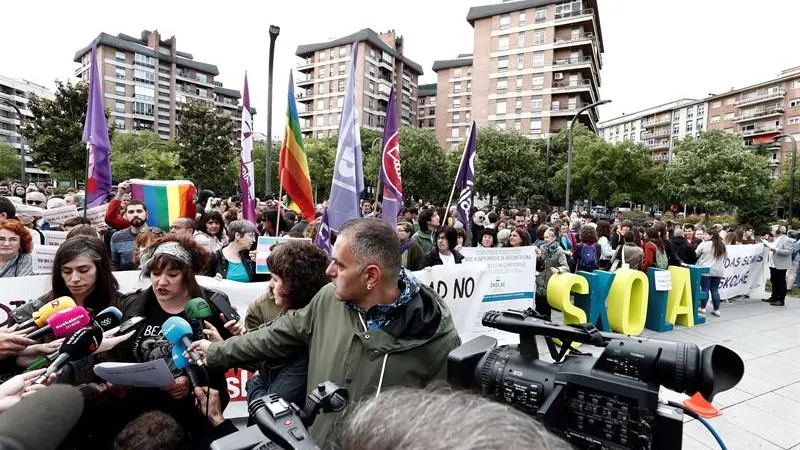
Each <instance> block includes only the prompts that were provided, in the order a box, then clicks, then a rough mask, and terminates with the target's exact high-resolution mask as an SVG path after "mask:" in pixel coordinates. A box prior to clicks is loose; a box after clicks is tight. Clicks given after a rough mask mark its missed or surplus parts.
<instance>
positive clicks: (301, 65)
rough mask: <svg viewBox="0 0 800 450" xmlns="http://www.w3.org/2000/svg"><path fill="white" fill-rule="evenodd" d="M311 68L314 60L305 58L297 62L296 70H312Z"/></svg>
mask: <svg viewBox="0 0 800 450" xmlns="http://www.w3.org/2000/svg"><path fill="white" fill-rule="evenodd" d="M312 69H314V60H311V61H309V60H306V61H303V62H301V63H297V70H299V71H300V72H305V71H307V70H312Z"/></svg>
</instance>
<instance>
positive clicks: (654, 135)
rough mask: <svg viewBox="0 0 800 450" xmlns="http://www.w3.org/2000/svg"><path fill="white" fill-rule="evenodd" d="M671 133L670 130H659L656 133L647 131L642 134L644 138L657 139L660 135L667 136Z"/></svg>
mask: <svg viewBox="0 0 800 450" xmlns="http://www.w3.org/2000/svg"><path fill="white" fill-rule="evenodd" d="M669 135H670V130H666V131H657V132H655V133H645V134H643V135H642V139H655V138H659V137H666V136H669Z"/></svg>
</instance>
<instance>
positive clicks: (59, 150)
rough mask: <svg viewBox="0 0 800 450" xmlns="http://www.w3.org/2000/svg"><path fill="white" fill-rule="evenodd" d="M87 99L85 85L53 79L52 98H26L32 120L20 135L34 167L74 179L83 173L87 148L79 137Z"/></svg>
mask: <svg viewBox="0 0 800 450" xmlns="http://www.w3.org/2000/svg"><path fill="white" fill-rule="evenodd" d="M88 98H89V86H88V85H87V84H85V83H77V84H72V83H71V82H69V81H67V82H66V84H65V83H63V82H61V81H56V92H55V98H54V99H53V100H49V99H45V98H40V97H37V96H35V95H33V96H31V98H30V99H29V100H28V109H30V111H31V114H33V119H31V120H27V121H25V123H24V125H23V127H22V134H23V136H25V140H26V143H27V145H28V146H29V147H30V153H29V154H30V156H31V159H33V162H34V163H35V164H36V165H37V166H39V167H41V168H42V169H44V170H47V171H49V172H51V173H52V174H54V175H57V176H58V177H59V178H62V177H63V178H68V179H70V180H77V179H83V178H84V177H85V176H86V175H85V173H86V155H87V153H86V152H87V150H86V144H84V143H83V142H81V137H82V136H83V123H84V122H85V121H86V104H87V101H88ZM106 119H108V112H107V111H106ZM109 136H110V137H111V136H113V126H112V127H109Z"/></svg>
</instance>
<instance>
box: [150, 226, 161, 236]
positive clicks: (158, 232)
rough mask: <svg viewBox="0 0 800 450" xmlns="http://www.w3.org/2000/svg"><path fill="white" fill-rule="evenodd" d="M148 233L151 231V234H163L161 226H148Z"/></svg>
mask: <svg viewBox="0 0 800 450" xmlns="http://www.w3.org/2000/svg"><path fill="white" fill-rule="evenodd" d="M150 233H152V234H154V235H156V236H161V235H162V234H164V230H162V229H161V228H155V227H154V228H150Z"/></svg>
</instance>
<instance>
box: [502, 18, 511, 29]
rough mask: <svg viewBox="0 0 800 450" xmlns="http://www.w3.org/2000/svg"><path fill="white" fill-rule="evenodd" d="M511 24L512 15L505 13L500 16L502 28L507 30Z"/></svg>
mask: <svg viewBox="0 0 800 450" xmlns="http://www.w3.org/2000/svg"><path fill="white" fill-rule="evenodd" d="M510 26H511V15H510V14H503V15H502V16H500V29H501V30H505V29H506V28H508V27H510Z"/></svg>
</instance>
